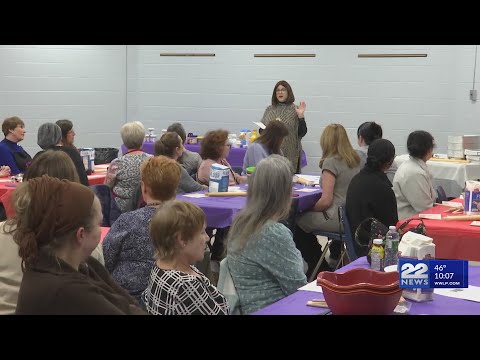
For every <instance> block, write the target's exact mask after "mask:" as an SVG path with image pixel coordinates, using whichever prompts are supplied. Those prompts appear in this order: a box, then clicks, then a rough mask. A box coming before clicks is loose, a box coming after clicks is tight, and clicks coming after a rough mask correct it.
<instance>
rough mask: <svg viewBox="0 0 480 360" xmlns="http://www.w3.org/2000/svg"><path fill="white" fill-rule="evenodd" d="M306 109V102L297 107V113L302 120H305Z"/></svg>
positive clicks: (301, 102)
mask: <svg viewBox="0 0 480 360" xmlns="http://www.w3.org/2000/svg"><path fill="white" fill-rule="evenodd" d="M306 107H307V104H305V101H300V105H299V106H297V107H295V111H296V112H297V115H298V117H299V118H300V119H303V118H304V116H305V109H306Z"/></svg>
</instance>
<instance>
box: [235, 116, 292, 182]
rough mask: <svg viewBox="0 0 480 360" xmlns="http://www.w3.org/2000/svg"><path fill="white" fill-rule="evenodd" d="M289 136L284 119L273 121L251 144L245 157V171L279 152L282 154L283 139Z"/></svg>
mask: <svg viewBox="0 0 480 360" xmlns="http://www.w3.org/2000/svg"><path fill="white" fill-rule="evenodd" d="M286 136H288V129H287V127H286V126H285V124H284V123H283V122H282V121H278V120H276V121H271V122H270V123H269V124H268V125H267V127H266V128H265V130H263V132H262V134H261V135H260V136H259V137H258V138H257V139H256V140H255V141H254V142H253V143H251V144H250V145H249V147H248V150H247V152H246V153H245V158H244V159H243V171H244V173H246V172H247V170H246V169H247V168H248V167H250V166H257V164H258V163H259V162H260V160H262V159H265V158H266V157H268V156H270V155H272V154H277V155H282V156H283V152H282V150H281V147H282V143H283V140H284V139H285V137H286Z"/></svg>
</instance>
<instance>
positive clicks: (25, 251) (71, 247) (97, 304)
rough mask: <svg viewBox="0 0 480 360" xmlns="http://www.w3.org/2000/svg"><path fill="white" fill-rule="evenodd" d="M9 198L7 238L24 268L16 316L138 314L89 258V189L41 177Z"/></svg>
mask: <svg viewBox="0 0 480 360" xmlns="http://www.w3.org/2000/svg"><path fill="white" fill-rule="evenodd" d="M15 200H16V201H15V203H16V211H17V223H16V226H17V227H16V231H15V233H14V235H13V237H14V239H15V241H16V242H17V243H18V245H19V247H20V249H19V254H20V256H21V257H22V268H24V274H23V279H22V283H21V285H20V292H19V294H18V303H17V308H16V314H25V315H26V314H31V315H50V314H52V315H53V314H59V315H60V314H72V315H73V314H76V315H87V314H88V315H90V314H92V315H93V314H98V315H100V314H102V315H103V314H104V315H109V314H111V315H114V314H118V315H122V314H125V315H127V314H141V313H143V311H142V310H141V308H140V307H138V304H136V302H135V300H134V299H133V298H132V297H131V296H130V295H128V293H127V292H126V291H125V290H123V289H122V288H121V287H120V286H118V285H117V284H116V283H115V281H114V280H113V279H112V278H111V276H110V275H109V274H108V271H107V270H106V269H105V267H104V266H103V265H102V264H100V263H99V262H98V261H97V260H95V259H94V258H92V257H91V256H90V254H91V253H92V251H93V250H94V249H95V247H96V246H97V245H98V243H99V241H100V233H101V231H100V223H101V221H102V211H101V207H100V202H99V201H98V199H97V198H96V197H95V195H94V193H93V191H92V190H91V189H89V188H88V187H86V186H83V185H81V184H77V183H74V182H70V181H67V180H59V179H55V178H52V177H49V176H47V175H44V176H42V177H41V178H35V179H31V180H29V181H27V182H25V183H22V184H21V185H20V186H19V187H18V188H17V190H16V195H15Z"/></svg>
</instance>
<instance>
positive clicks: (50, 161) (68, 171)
mask: <svg viewBox="0 0 480 360" xmlns="http://www.w3.org/2000/svg"><path fill="white" fill-rule="evenodd" d="M43 175H49V176H51V177H55V178H57V179H60V180H69V181H72V182H76V183H79V180H78V175H77V172H76V171H75V166H74V165H73V162H72V160H71V159H70V158H69V157H68V155H67V154H65V153H64V152H62V151H53V150H48V151H45V152H44V153H43V154H41V155H39V156H37V157H36V158H35V160H34V161H32V164H31V165H30V167H29V168H28V170H27V172H26V174H25V176H24V178H23V182H27V181H29V180H31V179H35V178H39V177H42V176H43ZM7 194H9V195H8V196H7V197H2V200H3V201H4V204H5V209H6V210H7V216H8V218H9V220H7V221H6V222H2V223H0V315H1V314H14V313H15V308H16V306H17V297H18V291H19V289H20V283H21V282H22V277H23V272H22V266H21V264H22V259H21V258H20V257H19V255H18V245H17V243H15V241H14V240H13V234H14V233H15V230H16V224H17V220H16V218H15V216H16V211H15V206H14V205H15V204H11V194H12V192H7ZM13 202H14V201H13ZM22 211H24V210H23V209H22ZM91 256H92V257H94V258H95V259H97V260H98V261H99V262H100V263H102V264H104V263H105V261H104V259H103V252H102V246H101V244H99V245H98V246H97V247H96V248H95V250H94V251H93V252H92V255H91Z"/></svg>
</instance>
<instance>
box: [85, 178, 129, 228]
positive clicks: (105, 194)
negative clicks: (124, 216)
mask: <svg viewBox="0 0 480 360" xmlns="http://www.w3.org/2000/svg"><path fill="white" fill-rule="evenodd" d="M90 188H91V189H92V190H93V192H94V193H95V195H97V197H98V199H99V200H100V204H101V205H102V214H103V220H102V226H106V227H110V226H112V224H113V223H114V222H115V220H117V218H118V217H119V216H120V215H121V213H122V212H121V210H120V208H119V207H118V205H117V202H116V201H115V199H114V197H113V194H112V190H111V189H110V188H109V187H108V185H105V184H99V185H91V186H90Z"/></svg>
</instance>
